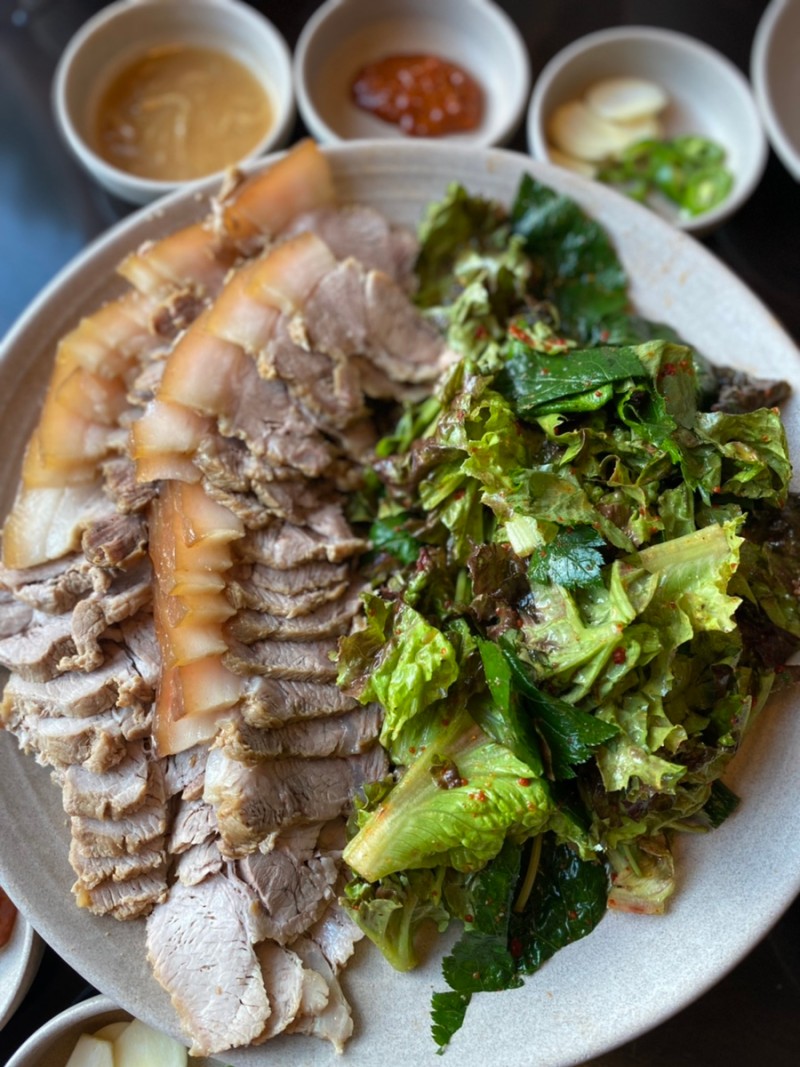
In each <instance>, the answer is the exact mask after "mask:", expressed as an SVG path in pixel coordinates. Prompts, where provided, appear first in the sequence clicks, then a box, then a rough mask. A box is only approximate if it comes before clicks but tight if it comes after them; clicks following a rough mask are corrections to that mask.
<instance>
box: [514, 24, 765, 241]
mask: <svg viewBox="0 0 800 1067" xmlns="http://www.w3.org/2000/svg"><path fill="white" fill-rule="evenodd" d="M622 76H630V77H637V78H645V79H647V80H649V81H652V82H656V83H658V84H659V85H660V86H661V87H662V88H663V89H664V90H665V91H666V93H667V94H668V96H669V104H668V106H667V108H666V110H665V111H664V112H663V113H662V115H661V116H660V117H661V119H662V122H663V126H664V136H666V137H675V136H678V135H680V134H698V135H700V136H701V137H705V138H709V139H710V140H712V141H715V142H716V143H717V144H719V145H721V146H722V147H723V148H724V149H725V152H726V157H727V158H726V163H727V166H728V168H729V169H730V171H731V172H732V174H733V188H732V189H731V192H730V193H729V194H728V196H727V197H726V198H725V200H724V201H722V202H721V203H720V204H718V205H717V206H716V207H714V208H712V209H711V210H709V211H707V212H704V213H703V214H702V215H697V216H694V217H683V216H681V214H680V212H679V209H678V208H677V206H674V205H672V204H669V203H668V202H667V201H666V200H664V201H663V203H662V202H661V200H659V202H658V203H657V204H656V203H654V204H653V205H651V206H652V207H653V209H654V210H656V211H657V212H658V213H659V214H661V215H663V216H664V217H666V218H667V219H669V221H671V222H673V223H674V224H675V225H676V226H679V227H680V228H681V229H683V230H687V231H691V232H693V233H703V232H707V231H709V230H711V229H713V228H714V227H715V226H718V225H719V224H720V223H721V222H722V221H723V220H724V219H726V218H728V217H729V216H730V215H732V214H733V213H734V212H735V211H736V210H737V209H738V208H740V207H741V206H742V204H744V202H745V201H746V200H747V198H748V197H749V196H750V194H751V193H752V192H753V190H754V189H755V188H756V186H757V185H758V182H759V181H760V179H761V175H762V173H763V171H764V166H765V164H766V161H767V142H766V138H765V136H764V130H763V128H762V125H761V120H760V118H759V114H758V110H757V108H756V105H755V101H754V99H753V95H752V93H751V92H750V87H749V85H748V82H747V79H746V78H745V77H744V75H743V74H742V73H741V72H740V71H739V70H738V69H737V68H736V67H735V66H734V65H733V64H732V63H731V62H730V61H729V60H728V59H726V58H725V57H724V56H723V55H721V54H720V53H719V52H717V51H715V50H714V49H713V48H710V47H709V46H708V45H706V44H703V43H702V42H701V41H698V40H696V39H695V38H693V37H689V36H687V35H685V34H682V33H675V32H673V31H671V30H662V29H657V28H655V27H651V26H625V27H619V28H614V29H609V30H601V31H600V32H598V33H592V34H589V35H588V36H586V37H581V38H579V39H578V40H577V41H574V42H573V43H572V44H570V45H569V46H568V47H566V48H564V49H563V50H562V51H561V52H559V53H558V54H557V55H556V56H554V57H553V58H552V59H551V60H550V62H549V63H547V65H546V66H545V67H544V69H543V70H542V72H541V74H540V75H539V77H538V78H537V79H536V82H535V85H534V90H533V96H532V98H531V103H530V107H529V109H528V147H529V150H530V152H531V154H532V155H533V156H534V157H535V158H536V159H543V160H546V161H547V162H552V159H551V158H550V148H549V146H548V141H547V126H548V122H549V120H550V117H551V116H552V114H553V112H554V111H555V109H556V108H557V107H558V106H559V105H560V104H564V103H567V102H568V101H570V100H576V99H578V98H580V97H581V96H582V95H583V93H584V92H585V91H586V90H587V89H588V88H589V86H590V85H592V84H593V83H594V82H596V81H598V80H599V79H601V78H608V77H622Z"/></svg>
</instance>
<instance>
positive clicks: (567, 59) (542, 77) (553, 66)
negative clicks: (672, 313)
mask: <svg viewBox="0 0 800 1067" xmlns="http://www.w3.org/2000/svg"><path fill="white" fill-rule="evenodd" d="M626 40H630V41H641V40H648V41H655V42H661V43H664V44H670V45H674V46H676V47H678V48H681V49H683V50H684V51H686V52H688V53H691V54H693V55H694V56H695V58H696V59H698V60H702V61H703V62H707V63H713V64H714V65H715V66H716V68H717V69H718V70H721V71H724V72H725V75H726V76H727V77H728V78H729V79H730V81H731V82H732V83H733V84H735V85H736V87H737V90H738V91H739V94H740V97H741V100H742V102H743V103H744V105H745V107H746V108H747V109H748V110H749V111H750V117H751V118H752V119H753V128H754V130H755V131H756V143H755V144H754V145H753V146H752V147H753V152H752V156H751V162H750V166H749V168H748V169H746V170H744V171H740V172H739V174H738V175H737V177H738V178H739V181H737V183H736V186H735V187H734V190H733V192H732V193H731V195H730V196H728V197H726V199H725V200H724V201H723V202H722V203H721V204H718V205H717V207H715V208H712V209H711V210H710V211H707V212H705V213H704V214H702V215H697V216H695V217H693V218H688V219H683V218H679V219H676V220H675V222H674V223H673V225H675V226H676V227H677V228H678V229H681V230H684V231H686V232H687V233H697V232H705V231H707V230H710V229H713V228H714V227H715V226H716V225H718V224H719V223H721V222H722V221H723V220H724V219H726V218H727V217H728V216H729V215H732V214H733V212H734V211H737V210H738V209H739V208H740V207H741V206H742V205H743V204H744V203H745V202H746V201H747V200H748V199H749V197H750V196H751V195H752V193H753V192H754V191H755V189H756V186H757V185H758V183H759V182H760V180H761V176H762V175H763V173H764V168H765V167H766V165H767V157H768V155H769V146H768V144H767V138H766V134H765V132H764V127H763V124H762V122H761V116H760V114H759V108H758V107H757V106H756V102H755V99H754V96H753V93H752V91H751V88H750V85H749V84H748V81H747V78H746V77H745V75H744V74H743V73H742V71H741V70H739V68H738V67H737V66H736V64H735V63H733V62H732V61H731V60H730V59H728V57H727V56H726V55H723V53H722V52H720V51H718V50H717V49H716V48H714V47H712V45H710V44H706V42H705V41H701V40H699V38H697V37H692V36H691V35H690V34H687V33H681V32H680V31H678V30H670V29H666V28H664V27H662V26H650V25H637V26H612V27H609V28H607V29H603V30H597V31H595V32H594V33H588V34H586V35H584V36H583V37H579V38H578V39H577V40H575V41H571V42H570V43H569V44H568V45H565V47H564V48H562V49H561V50H560V51H559V52H557V53H556V54H555V55H554V56H553V57H552V58H551V59H549V60H548V62H547V63H546V64H545V65H544V67H542V69H541V71H540V72H539V75H538V77H537V79H536V82H535V84H534V88H533V94H532V96H531V102H530V107H529V108H528V122H527V137H528V150H529V152H530V153H531V155H532V156H533V157H534V159H540V160H544V161H545V162H550V156H549V154H548V152H547V147H546V144H545V141H544V137H543V136H542V131H541V125H542V123H541V120H542V113H541V105H542V98H543V97H544V95H545V92H546V91H547V89H549V87H550V85H551V83H552V82H553V80H554V79H555V77H556V75H558V74H559V73H560V72H561V71H562V70H563V69H564V68H565V67H566V66H567V65H568V64H569V63H571V62H572V61H573V60H574V59H576V58H577V57H579V56H581V55H583V54H584V53H585V52H587V51H589V50H590V49H591V48H594V47H595V46H596V45H604V44H613V43H615V42H617V41H626Z"/></svg>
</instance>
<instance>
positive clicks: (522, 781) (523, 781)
mask: <svg viewBox="0 0 800 1067" xmlns="http://www.w3.org/2000/svg"><path fill="white" fill-rule="evenodd" d="M530 784H531V780H530V778H517V785H521V786H523V788H524V787H525V786H526V785H530Z"/></svg>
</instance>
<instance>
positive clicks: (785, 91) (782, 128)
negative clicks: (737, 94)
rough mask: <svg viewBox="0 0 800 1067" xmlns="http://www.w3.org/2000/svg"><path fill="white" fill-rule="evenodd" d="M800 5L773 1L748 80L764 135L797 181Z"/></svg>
mask: <svg viewBox="0 0 800 1067" xmlns="http://www.w3.org/2000/svg"><path fill="white" fill-rule="evenodd" d="M798 57H800V4H799V3H797V0H772V3H771V4H770V5H769V7H768V8H767V9H766V11H765V12H764V14H763V15H762V17H761V21H760V22H759V24H758V29H757V30H756V35H755V37H754V38H753V48H752V51H751V53H750V79H751V81H752V83H753V92H754V93H755V97H756V103H757V104H758V108H759V110H760V112H761V117H762V118H763V120H764V125H765V126H766V127H767V136H768V137H769V139H770V143H771V144H772V147H773V148H774V149H775V152H776V153H777V155H778V158H779V159H780V160H781V162H782V163H783V165H784V166H785V167H786V169H787V170H788V171H789V173H790V174H791V176H792V177H793V178H794V179H795V181H798V182H800V107H798V103H800V64H799V63H798Z"/></svg>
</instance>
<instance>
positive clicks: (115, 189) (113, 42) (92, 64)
mask: <svg viewBox="0 0 800 1067" xmlns="http://www.w3.org/2000/svg"><path fill="white" fill-rule="evenodd" d="M176 43H183V44H189V45H194V46H198V47H202V48H212V49H215V50H217V51H220V52H225V53H227V54H228V55H230V56H232V57H233V58H234V59H237V60H238V61H239V62H241V63H243V64H244V65H245V66H246V67H248V68H249V69H250V70H251V71H252V73H253V74H254V75H255V76H256V77H257V79H258V80H259V81H260V82H261V84H262V86H263V87H264V89H265V90H266V92H267V95H268V97H269V100H270V104H271V110H272V123H271V125H270V127H269V129H268V130H267V133H266V134H265V135H264V137H263V138H262V139H261V141H260V142H259V143H258V144H257V145H256V146H255V147H254V148H253V149H252V151H251V152H249V153H248V154H247V155H246V156H245V158H246V159H253V158H255V157H256V156H259V155H261V154H262V153H263V152H266V151H267V150H268V149H272V148H277V147H280V146H281V145H283V144H284V143H285V142H286V140H287V139H288V136H289V133H290V132H291V128H292V124H293V122H294V116H295V106H294V93H293V91H292V66H291V56H290V54H289V49H288V47H287V45H286V42H285V41H284V39H283V37H282V36H281V35H280V33H279V32H278V31H277V29H276V28H275V27H274V26H273V25H272V23H271V22H269V21H268V20H267V19H265V18H264V17H263V16H262V15H260V14H259V13H258V12H257V11H255V10H254V9H253V8H252V7H249V6H248V5H247V4H244V3H240V2H239V0H191V3H183V2H181V0H121V2H118V3H115V4H111V5H110V6H109V7H106V8H103V9H102V10H101V11H100V12H98V14H97V15H95V16H94V18H91V19H89V21H88V22H86V23H85V24H84V26H82V27H81V29H80V30H79V31H78V32H77V33H76V34H75V36H74V37H73V38H72V40H71V41H70V43H69V44H68V45H67V48H66V50H65V51H64V54H63V55H62V57H61V59H60V61H59V64H58V67H57V68H56V73H55V78H54V81H53V108H54V111H55V116H56V121H57V123H58V126H59V129H60V130H61V133H62V135H63V137H64V139H65V141H66V143H67V145H68V146H69V147H70V149H71V150H72V152H73V153H74V155H75V156H76V158H77V159H78V160H79V162H80V163H82V164H83V166H84V167H85V168H86V170H87V171H88V172H89V173H90V174H91V175H92V176H93V177H94V178H96V179H97V181H98V182H100V184H101V185H103V186H104V187H105V188H106V189H108V190H109V192H111V193H114V195H115V196H119V197H121V198H122V199H123V200H128V201H130V202H131V203H134V204H146V203H149V202H150V201H151V200H155V199H156V198H157V197H159V196H163V195H164V194H165V193H169V192H172V191H173V190H175V189H178V188H183V187H184V186H186V185H187V184H190V183H188V182H185V181H159V180H155V179H151V178H141V177H137V176H136V175H134V174H129V173H127V172H126V171H124V170H122V169H121V168H119V167H115V166H113V165H112V164H110V163H108V162H107V161H106V160H105V159H103V158H102V157H101V156H100V155H99V154H98V152H97V151H96V150H95V146H94V144H93V135H92V125H93V121H94V116H95V109H96V106H97V102H98V99H99V97H100V96H101V95H102V93H103V91H104V89H105V88H106V87H107V86H108V84H109V82H110V81H111V79H113V78H114V77H115V75H116V74H117V73H118V72H119V71H120V70H121V69H123V68H124V67H125V66H126V65H127V64H128V63H130V62H131V61H132V60H134V59H135V58H137V57H138V56H140V55H142V54H143V53H145V52H147V51H149V50H150V49H152V48H155V47H158V46H160V45H171V44H176ZM220 173H221V172H220Z"/></svg>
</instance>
